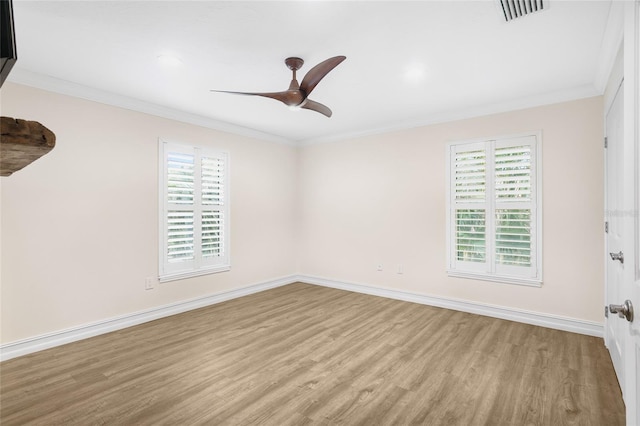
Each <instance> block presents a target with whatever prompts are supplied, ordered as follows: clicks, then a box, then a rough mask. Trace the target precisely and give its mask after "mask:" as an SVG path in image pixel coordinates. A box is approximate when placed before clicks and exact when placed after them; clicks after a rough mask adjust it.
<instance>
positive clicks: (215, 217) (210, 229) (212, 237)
mask: <svg viewBox="0 0 640 426" xmlns="http://www.w3.org/2000/svg"><path fill="white" fill-rule="evenodd" d="M222 229H223V223H222V212H204V213H202V256H203V257H220V256H222V253H223V246H222Z"/></svg>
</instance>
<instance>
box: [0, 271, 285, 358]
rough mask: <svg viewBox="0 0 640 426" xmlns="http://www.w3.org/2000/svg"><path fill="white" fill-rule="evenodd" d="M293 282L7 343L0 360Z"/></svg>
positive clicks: (280, 280)
mask: <svg viewBox="0 0 640 426" xmlns="http://www.w3.org/2000/svg"><path fill="white" fill-rule="evenodd" d="M296 281H297V276H295V275H291V276H287V277H282V278H277V279H273V280H269V281H264V282H262V283H258V284H254V285H250V286H247V287H243V288H239V289H236V290H231V291H226V292H222V293H216V294H211V295H208V296H204V297H199V298H196V299H190V300H185V301H182V302H177V303H171V304H168V305H163V306H158V307H156V308H152V309H147V310H144V311H140V312H134V313H131V314H127V315H122V316H119V317H114V318H109V319H106V320H102V321H97V322H94V323H90V324H84V325H81V326H78V327H73V328H68V329H65V330H60V331H56V332H53V333H47V334H44V335H40V336H36V337H31V338H28V339H24V340H18V341H15V342H11V343H6V344H4V345H0V361H6V360H8V359H11V358H15V357H18V356H21V355H27V354H30V353H33V352H37V351H41V350H44V349H49V348H53V347H55V346H60V345H64V344H67V343H71V342H75V341H78V340H82V339H86V338H88V337H93V336H98V335H100V334H105V333H110V332H112V331H116V330H121V329H123V328H126V327H131V326H134V325H138V324H142V323H145V322H148V321H153V320H156V319H159V318H164V317H168V316H170V315H175V314H179V313H182V312H186V311H190V310H192V309H198V308H202V307H205V306H209V305H214V304H216V303H220V302H224V301H227V300H231V299H236V298H238V297H242V296H247V295H249V294H253V293H258V292H261V291H264V290H269V289H271V288H276V287H280V286H283V285H287V284H291V283H294V282H296Z"/></svg>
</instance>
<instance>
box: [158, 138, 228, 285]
mask: <svg viewBox="0 0 640 426" xmlns="http://www.w3.org/2000/svg"><path fill="white" fill-rule="evenodd" d="M169 152H179V153H186V154H190V153H193V154H196V153H198V154H197V156H198V158H200V159H201V158H202V157H213V158H221V159H223V161H224V165H225V167H224V175H223V179H224V182H223V193H224V198H223V205H222V206H221V207H220V208H219V209H218V210H219V211H221V212H222V214H223V217H224V220H223V226H222V233H223V235H222V242H223V247H224V249H223V250H224V251H223V256H221V259H220V261H218V262H216V263H215V264H200V265H198V264H196V263H195V261H194V264H193V267H189V268H184V269H180V270H174V271H167V268H166V266H167V261H166V251H167V230H166V222H165V218H166V214H167V211H168V208H169V203H168V201H167V187H166V182H165V181H166V161H167V154H168V153H169ZM197 170H199V168H197ZM229 177H230V160H229V153H228V152H226V151H222V150H217V149H214V148H210V147H205V146H198V145H190V144H185V143H180V142H173V141H169V140H166V139H163V138H158V277H159V281H160V282H161V283H164V282H169V281H176V280H181V279H185V278H191V277H197V276H202V275H208V274H214V273H218V272H225V271H229V270H231V251H230V238H229V235H230V234H229V230H230V191H229V187H230V182H229ZM198 187H199V186H198V185H196V188H198ZM196 210H197V208H196V207H194V208H193V211H196ZM196 229H200V227H196ZM196 239H197V240H198V241H199V240H200V237H199V236H198V237H196Z"/></svg>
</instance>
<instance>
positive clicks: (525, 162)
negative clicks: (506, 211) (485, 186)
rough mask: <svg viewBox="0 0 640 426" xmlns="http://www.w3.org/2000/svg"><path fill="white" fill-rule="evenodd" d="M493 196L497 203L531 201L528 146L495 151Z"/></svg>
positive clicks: (529, 153) (529, 152) (529, 150)
mask: <svg viewBox="0 0 640 426" xmlns="http://www.w3.org/2000/svg"><path fill="white" fill-rule="evenodd" d="M495 194H496V200H497V201H509V200H512V201H528V200H530V199H531V147H530V146H529V145H525V146H515V147H506V148H497V149H496V151H495Z"/></svg>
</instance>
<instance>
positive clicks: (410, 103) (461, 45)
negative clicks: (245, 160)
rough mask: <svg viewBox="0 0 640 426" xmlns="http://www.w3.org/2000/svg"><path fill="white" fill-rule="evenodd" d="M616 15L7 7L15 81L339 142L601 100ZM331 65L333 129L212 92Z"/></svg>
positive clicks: (312, 117)
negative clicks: (168, 61)
mask: <svg viewBox="0 0 640 426" xmlns="http://www.w3.org/2000/svg"><path fill="white" fill-rule="evenodd" d="M610 7H611V0H607V1H561V0H551V3H550V7H549V8H548V9H547V10H544V11H541V12H537V13H534V14H532V15H530V16H525V17H523V18H519V19H517V20H514V21H512V22H509V23H506V22H504V19H501V17H500V15H499V12H498V8H497V5H496V3H495V2H494V1H451V0H450V1H408V2H400V1H385V2H379V1H358V2H347V1H333V2H326V1H288V2H285V1H280V2H271V1H258V2H244V1H227V2H220V1H201V2H196V1H135V2H134V1H29V0H14V17H15V26H16V40H17V50H18V61H17V63H16V66H15V67H14V70H13V71H12V74H11V75H10V77H9V80H10V81H15V82H22V83H27V84H31V85H36V86H37V85H41V86H43V87H45V86H47V84H48V87H54V86H55V87H57V88H59V89H60V88H64V87H66V90H67V91H71V92H74V93H75V94H77V93H79V92H83V91H84V92H85V94H84V96H85V97H89V98H91V97H93V98H95V99H97V100H101V99H102V100H104V99H107V100H108V101H109V100H110V101H113V102H112V103H116V104H118V103H120V104H121V105H127V103H128V104H129V105H133V107H134V108H135V105H137V106H138V107H141V108H140V109H143V110H144V109H145V108H146V110H147V111H150V110H153V109H154V108H155V109H156V110H157V111H160V113H161V115H173V116H175V117H177V118H184V117H190V118H187V121H189V120H191V121H199V122H201V123H208V124H210V125H211V126H212V127H218V128H222V129H231V130H237V131H239V132H240V133H243V132H244V133H251V132H254V131H258V132H261V134H262V136H264V137H266V138H269V139H277V140H288V141H301V142H309V141H318V140H332V139H337V138H341V137H345V136H355V135H361V134H367V133H374V132H378V131H384V130H388V129H394V128H402V127H409V126H413V125H419V124H427V123H432V122H437V121H442V120H447V119H453V118H461V117H462V116H465V115H466V116H470V115H474V114H476V115H477V114H482V113H487V112H494V111H499V110H505V109H512V108H519V107H526V106H531V105H536V104H542V103H546V102H555V101H562V100H569V99H575V98H580V97H586V96H593V95H596V94H600V93H601V88H599V87H598V81H597V78H598V75H599V73H600V74H601V73H602V72H601V70H599V62H600V61H601V58H602V55H603V52H602V49H603V39H604V37H605V34H606V31H605V30H606V27H607V18H608V14H609V9H610ZM161 55H173V56H175V57H177V58H179V59H180V64H179V65H174V66H167V65H163V63H162V62H161V61H159V60H158V57H159V56H161ZM336 55H345V56H346V57H347V59H346V60H345V61H344V62H343V63H342V64H340V65H339V66H338V67H337V68H335V69H334V70H333V71H332V72H331V73H329V74H328V75H327V77H326V78H325V79H324V80H322V82H321V83H320V84H319V85H318V87H316V89H315V90H314V92H313V94H312V96H311V98H312V99H313V100H315V101H317V102H321V103H323V104H325V105H327V106H329V107H330V108H331V109H332V110H333V116H332V117H331V118H327V117H325V116H323V115H321V114H318V113H315V112H312V111H308V110H301V111H291V110H289V109H288V108H287V107H286V106H285V105H283V104H281V103H280V102H277V101H274V100H271V99H266V98H261V97H249V96H236V95H230V94H224V93H212V92H210V89H219V90H232V91H280V90H285V89H287V87H288V85H289V81H290V79H291V71H290V70H288V69H287V68H286V66H285V65H284V59H285V58H286V57H288V56H299V57H301V58H303V59H304V60H305V65H304V67H303V68H302V69H301V70H300V71H299V76H298V77H299V78H298V80H299V81H302V76H303V75H304V74H305V73H306V71H307V70H309V69H310V68H311V67H312V66H313V65H315V64H317V63H318V62H320V61H323V60H324V59H327V58H329V57H331V56H336ZM421 74H422V78H419V77H420V75H421ZM47 82H48V83H47ZM53 82H55V84H54V83H53ZM71 88H73V89H71ZM60 90H61V91H64V90H65V89H60ZM225 123H230V124H231V125H229V124H225ZM236 126H238V127H236ZM247 129H252V130H247ZM254 133H255V134H258V133H256V132H254ZM258 135H259V136H260V134H258Z"/></svg>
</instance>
